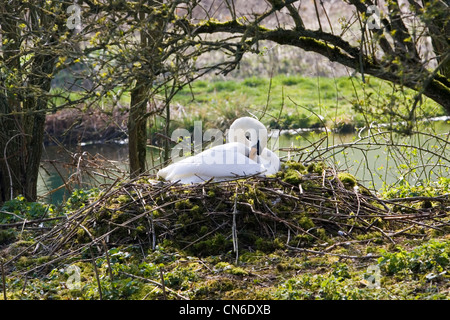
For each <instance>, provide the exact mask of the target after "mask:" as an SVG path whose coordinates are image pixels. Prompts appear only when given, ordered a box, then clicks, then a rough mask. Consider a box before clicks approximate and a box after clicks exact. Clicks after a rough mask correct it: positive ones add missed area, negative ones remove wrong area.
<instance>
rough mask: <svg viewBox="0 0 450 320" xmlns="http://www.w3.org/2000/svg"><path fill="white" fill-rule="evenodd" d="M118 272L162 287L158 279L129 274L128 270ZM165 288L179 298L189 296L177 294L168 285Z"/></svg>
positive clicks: (185, 298) (183, 298) (184, 298)
mask: <svg viewBox="0 0 450 320" xmlns="http://www.w3.org/2000/svg"><path fill="white" fill-rule="evenodd" d="M119 272H120V273H122V274H124V275H126V276H129V277H132V278H135V279H139V280H142V281H146V282H150V283H151V284H154V285H155V286H158V287H160V288H162V286H163V285H162V284H161V283H159V282H158V281H154V280H151V279H147V278H144V277H140V276H136V275H134V274H131V273H128V272H125V271H119ZM165 290H167V291H168V292H170V293H172V294H173V295H175V296H176V297H177V298H179V299H182V300H189V298H187V297H185V296H182V295H181V294H178V293H177V292H176V291H175V290H172V289H170V288H168V287H165Z"/></svg>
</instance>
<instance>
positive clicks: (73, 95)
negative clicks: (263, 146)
mask: <svg viewBox="0 0 450 320" xmlns="http://www.w3.org/2000/svg"><path fill="white" fill-rule="evenodd" d="M52 94H53V95H54V98H53V99H52V103H53V105H54V106H59V105H63V104H65V103H67V102H68V101H76V100H78V99H80V101H81V98H82V95H81V93H79V92H65V91H62V90H58V89H54V90H52ZM414 97H415V92H414V91H412V90H408V89H402V88H399V87H398V86H395V85H393V84H391V83H388V82H385V81H382V80H379V79H377V78H374V77H370V76H366V83H363V82H362V81H361V79H360V78H359V77H335V78H328V77H303V76H301V75H276V76H274V77H272V78H269V77H255V76H252V77H248V78H245V79H243V80H240V79H236V78H231V79H230V80H204V79H199V80H196V81H194V82H193V83H191V84H190V85H189V86H186V87H184V88H183V89H182V90H181V91H179V92H178V94H177V95H176V96H175V97H174V98H173V100H172V102H171V105H172V111H171V122H172V123H171V131H173V130H174V129H176V128H178V127H182V128H186V129H188V130H190V129H192V128H193V125H194V121H202V122H203V127H204V128H205V129H208V128H218V129H220V130H225V129H226V128H228V127H229V125H230V124H231V122H232V121H233V120H234V119H236V118H237V117H241V116H247V115H254V116H256V117H258V118H260V120H261V121H262V122H263V123H264V124H265V125H267V126H269V127H271V128H277V129H297V128H317V127H322V126H323V125H324V124H325V125H326V126H327V127H328V128H332V129H335V130H336V131H344V130H345V129H349V128H350V130H353V129H354V128H355V127H363V126H365V125H367V124H368V123H371V122H373V121H375V122H378V123H390V122H397V121H399V119H401V118H399V117H395V115H396V114H397V115H399V114H400V115H401V116H403V117H405V115H407V114H409V108H410V107H411V106H412V105H413V99H414ZM95 99H96V101H94V100H95ZM129 103H130V94H129V92H128V91H122V90H119V89H117V88H116V89H114V90H112V91H111V92H107V93H106V94H104V95H103V96H98V97H91V98H89V99H88V100H87V101H86V102H85V103H84V104H80V105H81V106H91V105H92V106H94V107H95V108H97V107H100V108H101V109H102V110H104V111H105V112H109V111H111V109H112V108H115V107H118V106H119V107H120V108H121V109H125V108H127V107H128V106H129ZM444 114H445V112H444V109H443V108H442V107H441V106H439V105H438V104H436V103H435V102H434V101H432V100H431V99H424V100H423V103H422V105H421V106H420V108H418V109H417V110H416V118H417V119H421V118H427V117H433V116H440V115H444ZM162 117H164V115H162ZM153 123H154V125H153V127H152V130H156V131H161V130H163V129H162V128H164V126H165V124H164V123H165V120H163V118H161V117H159V116H155V117H154V119H153Z"/></svg>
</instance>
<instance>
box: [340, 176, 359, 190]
mask: <svg viewBox="0 0 450 320" xmlns="http://www.w3.org/2000/svg"><path fill="white" fill-rule="evenodd" d="M338 178H339V180H340V181H341V182H342V183H343V184H344V187H345V188H346V189H349V190H351V189H353V188H354V187H356V185H357V183H358V181H357V180H356V178H355V176H353V175H352V174H350V173H348V172H339V173H338Z"/></svg>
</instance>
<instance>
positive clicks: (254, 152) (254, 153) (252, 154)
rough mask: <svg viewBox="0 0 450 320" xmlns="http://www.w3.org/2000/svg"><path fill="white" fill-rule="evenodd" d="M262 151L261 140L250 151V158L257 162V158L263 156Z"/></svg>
mask: <svg viewBox="0 0 450 320" xmlns="http://www.w3.org/2000/svg"><path fill="white" fill-rule="evenodd" d="M260 151H261V150H260V148H259V140H258V142H256V145H255V146H253V147H252V148H251V149H250V154H249V158H250V159H252V160H254V161H256V156H259V155H260V154H261V152H260Z"/></svg>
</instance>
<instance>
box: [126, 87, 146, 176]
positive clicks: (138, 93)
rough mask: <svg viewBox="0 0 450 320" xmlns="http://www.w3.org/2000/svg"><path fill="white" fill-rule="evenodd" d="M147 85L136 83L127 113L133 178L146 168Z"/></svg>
mask: <svg viewBox="0 0 450 320" xmlns="http://www.w3.org/2000/svg"><path fill="white" fill-rule="evenodd" d="M147 96H148V86H146V85H145V84H143V83H137V84H136V87H135V88H134V89H133V90H132V91H131V102H130V113H129V115H128V153H129V158H130V159H129V161H130V177H131V178H135V177H137V176H139V175H140V174H142V173H144V172H145V170H146V154H147V149H146V148H147V126H146V123H147V116H146V114H147V102H148V98H147Z"/></svg>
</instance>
